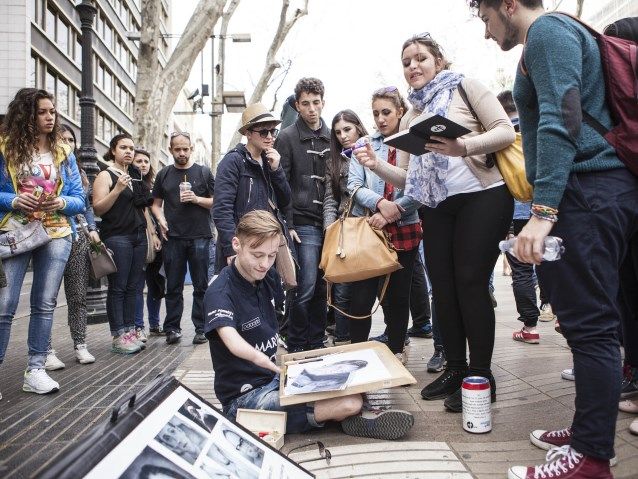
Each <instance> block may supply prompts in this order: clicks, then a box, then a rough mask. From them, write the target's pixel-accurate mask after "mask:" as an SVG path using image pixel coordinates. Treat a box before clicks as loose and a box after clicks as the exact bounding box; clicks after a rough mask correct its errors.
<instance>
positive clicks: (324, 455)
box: [287, 441, 332, 465]
mask: <svg viewBox="0 0 638 479" xmlns="http://www.w3.org/2000/svg"><path fill="white" fill-rule="evenodd" d="M315 444H316V445H317V446H318V447H319V458H320V459H325V460H326V464H328V465H330V460H331V459H332V454H331V453H330V450H329V449H328V448H327V447H326V446H325V445H324V444H323V442H321V441H315V442H311V443H310V444H303V445H301V446H297V447H293V448H292V449H291V450H290V451H288V454H287V455H288V456H290V453H291V452H294V451H298V450H299V449H304V448H306V447H308V446H314V445H315ZM310 461H314V459H306V460H302V461H298V464H302V463H304V462H310Z"/></svg>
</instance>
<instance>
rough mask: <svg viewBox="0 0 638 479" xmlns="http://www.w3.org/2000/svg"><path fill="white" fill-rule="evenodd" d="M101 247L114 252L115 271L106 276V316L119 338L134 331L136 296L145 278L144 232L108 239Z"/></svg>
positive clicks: (142, 230)
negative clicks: (107, 278) (107, 286)
mask: <svg viewBox="0 0 638 479" xmlns="http://www.w3.org/2000/svg"><path fill="white" fill-rule="evenodd" d="M104 244H106V246H107V247H108V248H109V249H110V250H111V251H113V258H114V260H115V266H117V271H116V272H115V273H113V274H109V289H108V291H107V293H106V317H107V318H108V320H109V326H110V328H111V335H112V336H120V335H121V334H123V333H126V332H127V331H130V330H131V329H134V328H135V295H136V293H137V287H138V285H139V283H140V280H141V278H143V277H144V261H145V260H146V231H145V230H144V228H139V229H138V230H137V232H135V233H131V234H127V235H117V236H111V237H110V238H106V239H105V240H104Z"/></svg>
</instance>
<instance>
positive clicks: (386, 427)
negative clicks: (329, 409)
mask: <svg viewBox="0 0 638 479" xmlns="http://www.w3.org/2000/svg"><path fill="white" fill-rule="evenodd" d="M413 425H414V416H412V414H410V413H409V412H407V411H400V410H398V409H394V410H387V411H383V410H380V409H370V410H362V411H361V413H359V414H357V415H356V416H350V417H349V418H347V419H344V420H343V421H341V428H342V429H343V432H345V433H346V434H348V435H349V436H357V437H369V438H373V439H383V440H386V441H391V440H394V439H399V438H402V437H403V436H405V435H406V434H407V433H408V431H409V430H410V429H411V428H412V426H413Z"/></svg>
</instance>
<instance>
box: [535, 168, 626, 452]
mask: <svg viewBox="0 0 638 479" xmlns="http://www.w3.org/2000/svg"><path fill="white" fill-rule="evenodd" d="M636 205H638V178H636V177H635V176H633V175H632V174H631V173H630V172H629V171H628V170H626V169H625V168H622V169H617V170H610V171H601V172H596V173H572V174H571V175H570V176H569V180H568V182H567V186H566V188H565V193H564V194H563V198H562V200H561V202H560V205H559V206H558V211H560V220H559V221H558V223H556V224H555V225H554V228H553V229H552V232H551V234H552V235H555V236H558V237H560V238H562V239H563V242H564V245H565V254H564V255H563V256H562V258H561V259H560V260H558V261H548V262H544V263H542V264H541V265H540V266H538V267H537V268H536V274H538V278H539V280H540V282H541V284H542V285H543V288H544V289H545V292H546V294H547V295H548V296H549V302H550V303H551V305H552V309H553V310H554V313H555V314H556V316H558V318H559V319H560V328H561V331H562V333H563V336H565V339H567V344H568V345H569V347H570V348H571V350H572V355H573V356H574V373H575V374H574V375H575V376H576V400H575V406H576V412H575V414H574V419H573V422H572V439H571V446H572V447H573V448H574V449H576V450H577V451H578V452H580V453H581V454H585V455H587V456H592V457H595V458H598V459H611V458H612V457H613V456H614V434H615V429H616V418H617V416H618V401H619V400H620V383H621V361H620V347H619V346H620V345H619V342H618V326H619V323H620V304H619V301H618V299H619V294H618V293H619V284H620V279H619V278H620V275H619V270H620V268H621V265H622V263H623V260H624V256H625V254H626V251H627V247H628V246H629V239H630V238H631V237H633V236H635V235H636V234H638V208H636Z"/></svg>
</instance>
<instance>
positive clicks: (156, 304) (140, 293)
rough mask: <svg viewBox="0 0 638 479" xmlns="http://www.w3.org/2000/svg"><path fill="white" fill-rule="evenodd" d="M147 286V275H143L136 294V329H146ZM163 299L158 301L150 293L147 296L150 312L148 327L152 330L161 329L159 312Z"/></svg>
mask: <svg viewBox="0 0 638 479" xmlns="http://www.w3.org/2000/svg"><path fill="white" fill-rule="evenodd" d="M145 284H146V275H145V274H144V275H142V277H141V278H140V282H139V283H138V285H137V290H136V293H135V327H136V328H144V285H145ZM161 304H162V300H161V299H156V298H154V297H153V295H152V294H151V293H150V292H148V293H147V294H146V309H147V310H148V325H149V327H151V328H158V327H159V321H160V318H159V312H160V305H161Z"/></svg>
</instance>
